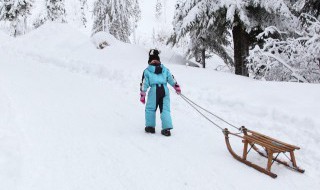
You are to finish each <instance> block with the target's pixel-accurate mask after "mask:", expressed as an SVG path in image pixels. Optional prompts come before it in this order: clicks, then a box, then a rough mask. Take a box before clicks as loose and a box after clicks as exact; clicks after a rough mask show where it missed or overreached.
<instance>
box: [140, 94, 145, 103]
mask: <svg viewBox="0 0 320 190" xmlns="http://www.w3.org/2000/svg"><path fill="white" fill-rule="evenodd" d="M140 102H141V103H143V104H145V103H146V93H145V92H143V91H141V92H140Z"/></svg>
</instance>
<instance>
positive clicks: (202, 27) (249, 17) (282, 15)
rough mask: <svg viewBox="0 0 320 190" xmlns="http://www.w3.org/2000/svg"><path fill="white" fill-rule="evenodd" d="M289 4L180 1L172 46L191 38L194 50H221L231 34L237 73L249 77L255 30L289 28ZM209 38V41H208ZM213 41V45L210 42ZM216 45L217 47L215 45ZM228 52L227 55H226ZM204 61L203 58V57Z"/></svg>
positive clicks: (238, 0)
mask: <svg viewBox="0 0 320 190" xmlns="http://www.w3.org/2000/svg"><path fill="white" fill-rule="evenodd" d="M286 2H287V1H286V0H225V1H220V0H210V1H209V0H187V1H178V4H177V8H176V14H175V20H174V31H175V34H174V35H173V37H172V38H171V40H170V41H171V42H177V41H179V39H181V37H183V36H186V35H187V34H188V35H191V41H193V42H194V43H193V44H196V46H194V47H201V46H199V44H201V43H202V42H209V44H208V45H206V44H202V47H203V48H202V51H204V50H205V49H206V47H210V48H212V49H215V48H214V47H213V46H211V45H210V44H215V45H216V44H217V46H218V47H219V49H222V50H223V49H224V47H223V45H225V43H223V42H226V41H227V38H226V37H227V36H228V31H229V30H231V31H232V37H233V48H234V62H235V73H236V74H239V75H244V76H248V70H247V67H246V57H247V56H248V54H249V46H250V44H251V43H252V42H251V39H254V38H252V35H253V34H254V33H255V32H254V31H255V30H263V29H264V28H266V27H268V26H270V25H275V26H279V27H281V28H290V25H293V24H294V21H295V17H294V16H293V15H292V14H291V12H290V10H289V8H288V6H287V5H286ZM208 36H209V37H208ZM211 40H212V42H211ZM215 41H216V43H214V42H215ZM224 52H225V51H224ZM220 56H221V55H220ZM203 57H204V56H203Z"/></svg>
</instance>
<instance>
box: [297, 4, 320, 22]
mask: <svg viewBox="0 0 320 190" xmlns="http://www.w3.org/2000/svg"><path fill="white" fill-rule="evenodd" d="M304 1H305V3H304V6H303V8H302V9H301V12H303V13H308V14H310V15H312V16H314V17H316V18H318V19H320V1H319V0H304Z"/></svg>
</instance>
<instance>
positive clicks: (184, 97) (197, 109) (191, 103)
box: [180, 94, 241, 131]
mask: <svg viewBox="0 0 320 190" xmlns="http://www.w3.org/2000/svg"><path fill="white" fill-rule="evenodd" d="M180 97H181V98H182V99H183V100H184V101H186V102H187V103H188V104H189V105H190V106H191V107H193V108H194V109H195V110H196V111H197V112H198V113H200V114H201V115H202V116H203V117H204V118H206V119H207V120H208V121H209V122H211V123H212V124H213V125H215V126H216V127H218V128H219V129H221V130H222V131H224V130H225V129H224V128H222V127H221V126H219V125H218V124H216V123H215V122H213V121H212V120H211V119H209V118H208V117H207V116H205V115H204V114H203V113H202V112H201V111H200V110H199V109H201V110H203V111H205V112H207V113H208V114H210V115H213V116H214V117H216V118H218V119H219V120H221V121H223V122H224V123H226V124H228V125H230V126H231V127H233V128H235V129H237V130H241V128H238V127H236V126H234V125H232V124H231V123H229V122H227V121H226V120H224V119H222V118H221V117H219V116H217V115H216V114H214V113H212V112H210V111H209V110H207V109H204V108H203V107H201V106H200V105H198V104H196V103H195V102H194V101H192V100H190V99H189V98H188V97H186V96H185V95H183V94H180Z"/></svg>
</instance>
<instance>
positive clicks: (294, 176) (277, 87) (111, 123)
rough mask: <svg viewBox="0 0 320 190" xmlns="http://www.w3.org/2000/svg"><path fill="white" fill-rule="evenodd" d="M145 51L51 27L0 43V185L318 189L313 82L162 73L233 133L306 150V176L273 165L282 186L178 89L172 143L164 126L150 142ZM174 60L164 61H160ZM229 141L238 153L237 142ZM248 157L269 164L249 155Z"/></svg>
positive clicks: (185, 70) (319, 134)
mask: <svg viewBox="0 0 320 190" xmlns="http://www.w3.org/2000/svg"><path fill="white" fill-rule="evenodd" d="M58 31H59V32H58ZM44 44H45V45H44ZM146 52H147V51H146V50H144V49H142V48H140V47H136V46H133V45H128V44H123V43H120V42H119V43H118V44H115V45H114V46H111V47H108V48H106V49H104V50H96V49H95V48H94V46H93V45H92V44H91V43H90V40H89V39H87V38H86V37H85V36H84V35H82V34H81V33H79V32H78V31H76V30H74V29H73V28H71V27H69V26H67V25H46V26H43V27H42V28H41V29H40V31H38V32H37V31H35V32H33V33H31V34H28V35H26V36H24V37H22V38H21V39H16V40H10V42H9V43H6V44H4V45H2V46H1V47H0V57H1V60H0V111H1V118H0V168H1V169H0V184H1V186H4V188H1V189H23V190H29V189H30V190H31V189H32V190H37V189H39V190H43V189H46V190H50V189H52V190H56V189H59V190H64V189H66V190H70V189H77V190H81V189H84V190H87V189H91V190H95V189H97V190H100V189H139V190H141V189H210V190H212V189H244V188H246V189H258V188H261V187H264V188H268V189H289V188H290V189H302V188H303V189H316V188H317V187H318V186H319V185H320V182H319V180H318V179H319V177H320V172H319V171H320V170H319V169H320V168H319V166H320V163H319V160H320V151H319V150H318V149H317V148H318V147H319V145H320V144H319V142H320V141H319V138H320V130H319V124H320V120H319V119H318V115H319V114H320V113H319V112H320V111H319V107H320V105H319V102H318V101H317V99H318V97H319V95H320V87H319V85H308V84H295V83H294V84H293V83H271V82H259V81H254V80H251V79H248V78H243V77H239V76H234V75H231V74H226V73H219V72H215V71H211V70H203V69H196V68H191V67H185V66H181V65H167V66H168V67H169V68H170V70H171V71H172V73H174V74H175V76H176V78H177V80H178V82H179V83H180V84H181V86H182V90H183V93H184V94H185V95H186V96H188V97H190V98H191V99H192V100H195V101H196V102H197V103H199V104H200V105H202V106H204V107H206V108H208V109H209V110H211V111H213V112H214V113H216V114H218V115H220V116H222V117H223V118H224V119H226V120H228V121H230V122H232V123H233V124H235V125H237V126H241V125H246V126H247V127H248V128H249V129H253V130H257V131H261V132H263V133H265V134H268V135H270V136H274V137H277V138H279V139H281V140H283V141H287V142H289V143H293V144H297V145H300V146H301V148H302V149H301V150H299V151H298V152H297V161H298V164H299V165H301V167H303V168H304V169H306V173H305V174H298V173H295V172H292V171H290V170H288V169H286V168H284V167H282V166H279V165H277V164H275V165H274V166H273V171H274V172H275V173H277V174H278V179H276V180H274V179H271V178H270V177H268V176H265V175H263V174H261V173H259V172H257V171H255V170H253V169H251V168H249V167H247V166H245V165H243V164H241V163H239V162H237V161H236V160H234V159H233V158H232V157H231V155H230V154H229V153H228V152H227V149H226V147H225V144H224V137H223V135H222V133H221V132H220V131H219V130H217V129H216V128H215V127H214V126H211V125H210V123H208V122H207V121H206V120H204V119H202V118H201V117H200V116H199V115H198V114H197V113H196V112H194V111H193V110H192V109H191V108H190V107H189V106H188V105H187V104H186V103H185V102H183V100H182V99H180V97H179V96H177V95H175V94H174V93H173V92H172V93H171V97H172V100H171V102H172V105H171V107H172V114H173V122H174V127H175V129H174V130H173V136H172V137H170V138H165V137H163V136H161V135H160V133H159V131H160V128H159V126H160V125H158V127H157V129H156V130H157V133H156V134H155V135H148V134H145V133H144V131H143V130H144V106H143V105H141V104H140V102H139V82H140V78H141V74H142V71H143V69H144V68H145V67H146V59H147V56H146ZM169 59H170V56H166V54H163V55H162V60H163V62H164V63H165V62H166V61H168V60H169ZM191 73H192V74H191ZM190 74H191V76H190ZM157 122H158V124H160V123H159V119H158V121H157ZM232 143H233V144H234V146H235V147H236V149H237V150H238V151H240V150H241V142H240V140H236V139H232ZM249 159H252V160H254V161H255V162H258V163H261V164H265V160H264V159H262V158H259V157H258V156H255V155H254V154H253V155H252V156H251V157H249ZM245 181H248V182H245ZM249 181H250V184H251V185H249V186H248V184H249Z"/></svg>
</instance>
